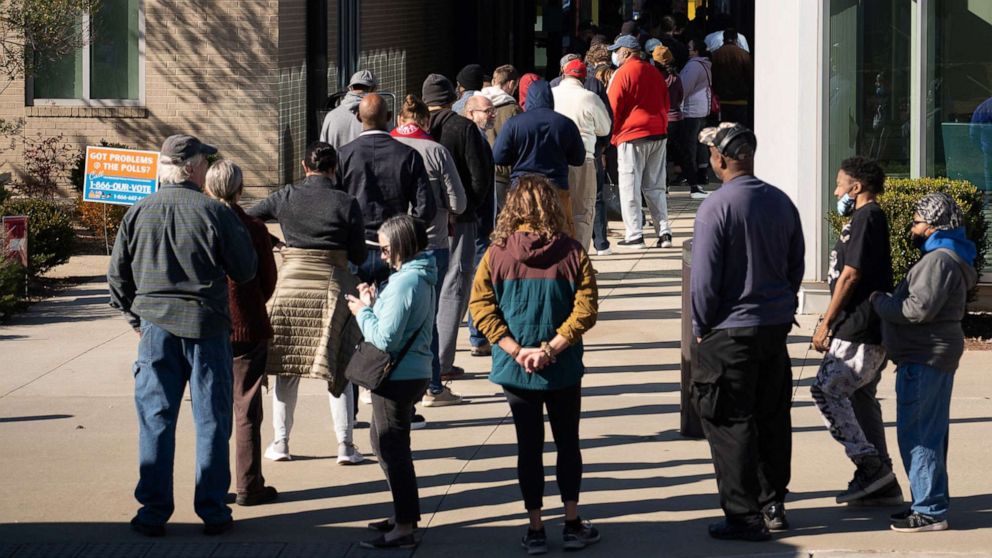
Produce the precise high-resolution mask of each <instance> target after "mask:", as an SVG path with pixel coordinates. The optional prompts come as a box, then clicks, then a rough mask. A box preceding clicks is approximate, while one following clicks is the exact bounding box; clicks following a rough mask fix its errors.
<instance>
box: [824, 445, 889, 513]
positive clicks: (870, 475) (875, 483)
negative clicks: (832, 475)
mask: <svg viewBox="0 0 992 558" xmlns="http://www.w3.org/2000/svg"><path fill="white" fill-rule="evenodd" d="M857 463H858V469H857V470H856V471H854V478H853V479H851V482H849V483H848V484H847V490H845V491H844V492H841V493H840V494H838V495H837V503H838V504H846V503H847V502H850V501H852V500H858V499H861V498H864V497H865V496H868V495H869V494H873V493H875V492H877V491H879V490H881V489H883V488H885V487H886V486H888V485H889V484H890V483H891V482H892V481H893V480H895V478H896V475H895V473H893V472H892V468H891V467H889V466H888V465H886V464H885V463H884V462H882V460H881V459H880V458H879V457H878V456H877V455H866V456H863V457H861V458H859V459H858V462H857Z"/></svg>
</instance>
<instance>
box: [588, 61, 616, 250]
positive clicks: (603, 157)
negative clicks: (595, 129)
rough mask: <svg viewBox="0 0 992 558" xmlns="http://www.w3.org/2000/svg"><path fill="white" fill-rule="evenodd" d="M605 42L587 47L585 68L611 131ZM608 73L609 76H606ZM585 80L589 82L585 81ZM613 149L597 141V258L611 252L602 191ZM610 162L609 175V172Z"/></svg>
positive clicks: (603, 140)
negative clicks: (595, 86) (598, 91)
mask: <svg viewBox="0 0 992 558" xmlns="http://www.w3.org/2000/svg"><path fill="white" fill-rule="evenodd" d="M608 46H609V45H608V44H607V43H605V42H604V43H596V44H594V45H593V46H591V47H590V48H589V52H587V53H586V66H587V67H588V68H589V70H588V72H589V75H591V76H592V77H593V79H595V80H596V81H597V82H599V84H600V86H601V88H602V91H603V95H602V96H601V97H600V100H602V101H603V106H604V107H606V111H607V112H609V113H610V129H611V130H612V129H613V110H612V107H611V106H610V98H609V96H607V95H606V85H607V84H608V83H609V82H610V76H611V75H612V71H613V68H612V67H611V66H610V51H609V50H607V47H608ZM607 73H609V75H607ZM587 81H588V80H587ZM616 151H617V149H616V147H614V146H613V145H612V144H611V143H610V138H609V137H606V138H597V139H596V153H595V160H596V214H595V216H594V217H593V224H592V243H593V247H594V248H595V249H596V255H597V256H609V255H611V254H612V253H613V249H612V248H611V247H610V239H609V235H610V220H609V216H608V215H607V214H606V200H604V199H603V190H604V189H605V188H606V177H607V174H609V176H611V177H612V176H616V160H617V156H616ZM608 161H612V162H613V165H612V172H608V170H607V169H608V168H609V167H610V165H608V164H607V162H608Z"/></svg>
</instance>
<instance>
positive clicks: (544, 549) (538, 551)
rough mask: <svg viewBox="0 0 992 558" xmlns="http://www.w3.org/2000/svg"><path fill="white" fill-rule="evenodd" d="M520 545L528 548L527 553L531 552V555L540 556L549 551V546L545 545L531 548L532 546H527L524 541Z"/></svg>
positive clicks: (525, 548)
mask: <svg viewBox="0 0 992 558" xmlns="http://www.w3.org/2000/svg"><path fill="white" fill-rule="evenodd" d="M520 546H521V548H523V549H524V550H526V551H527V554H529V555H530V556H540V555H542V554H547V553H548V547H547V546H545V547H538V548H531V547H529V546H527V545H526V544H524V543H520Z"/></svg>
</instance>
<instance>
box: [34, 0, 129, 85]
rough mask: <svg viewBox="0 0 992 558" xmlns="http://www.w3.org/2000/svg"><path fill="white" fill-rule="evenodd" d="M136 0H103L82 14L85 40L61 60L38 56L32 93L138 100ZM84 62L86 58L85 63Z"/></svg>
mask: <svg viewBox="0 0 992 558" xmlns="http://www.w3.org/2000/svg"><path fill="white" fill-rule="evenodd" d="M139 2H140V0H102V1H101V2H100V3H99V7H98V8H97V10H96V12H94V13H93V14H87V15H85V16H84V17H83V21H82V24H83V25H84V26H88V27H89V28H90V33H91V35H90V40H89V41H87V44H85V45H84V46H83V47H82V48H80V49H78V50H77V51H76V52H74V53H72V54H70V55H68V56H65V57H63V58H62V59H60V60H54V61H49V60H42V61H39V63H38V66H37V70H36V72H35V77H34V91H33V93H34V95H33V96H34V98H35V99H80V100H138V99H139V98H140V77H139V76H140V72H139V65H140V62H141V61H140V45H139V41H140V31H139V23H140V22H139V17H140V10H139V8H140V6H139ZM84 62H88V64H85V63H84Z"/></svg>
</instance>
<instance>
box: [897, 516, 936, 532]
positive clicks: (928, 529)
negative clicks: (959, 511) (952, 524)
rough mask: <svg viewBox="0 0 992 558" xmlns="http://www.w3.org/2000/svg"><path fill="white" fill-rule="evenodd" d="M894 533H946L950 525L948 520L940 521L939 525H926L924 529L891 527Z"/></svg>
mask: <svg viewBox="0 0 992 558" xmlns="http://www.w3.org/2000/svg"><path fill="white" fill-rule="evenodd" d="M890 527H891V528H892V530H893V531H899V532H900V533H926V532H928V531H946V530H947V528H948V527H949V525H948V524H947V520H946V519H945V520H944V521H938V522H937V523H931V524H930V525H924V526H922V527H910V528H904V527H896V526H895V525H890Z"/></svg>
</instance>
